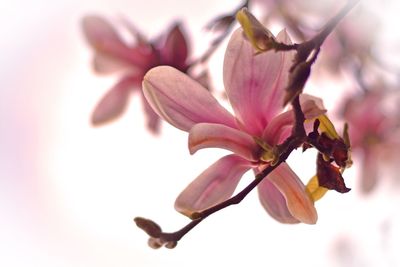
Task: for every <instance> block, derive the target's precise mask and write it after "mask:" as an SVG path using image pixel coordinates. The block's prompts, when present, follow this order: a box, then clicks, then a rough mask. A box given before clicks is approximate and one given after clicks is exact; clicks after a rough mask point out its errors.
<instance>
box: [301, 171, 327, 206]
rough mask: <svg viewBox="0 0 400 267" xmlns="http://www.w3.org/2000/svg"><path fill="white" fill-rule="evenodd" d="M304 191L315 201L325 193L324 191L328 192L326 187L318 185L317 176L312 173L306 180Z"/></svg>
mask: <svg viewBox="0 0 400 267" xmlns="http://www.w3.org/2000/svg"><path fill="white" fill-rule="evenodd" d="M306 191H307V193H308V194H309V195H310V197H311V199H312V200H313V201H314V202H316V201H317V200H320V199H321V198H322V197H323V196H324V195H325V194H326V192H328V189H327V188H325V187H323V186H319V183H318V177H317V176H316V175H314V176H313V177H312V178H311V179H310V181H309V182H308V184H307V186H306Z"/></svg>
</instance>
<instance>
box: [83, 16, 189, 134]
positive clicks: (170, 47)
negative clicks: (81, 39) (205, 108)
mask: <svg viewBox="0 0 400 267" xmlns="http://www.w3.org/2000/svg"><path fill="white" fill-rule="evenodd" d="M124 24H125V26H126V28H127V31H128V32H129V33H130V34H131V35H133V38H134V39H135V42H134V43H133V44H130V43H128V42H126V41H125V40H124V39H123V38H122V37H121V36H120V35H119V34H118V32H117V30H116V29H115V28H114V27H113V26H112V25H111V24H110V23H109V22H108V21H107V20H106V19H104V18H102V17H99V16H87V17H85V18H84V19H83V24H82V26H83V32H84V35H85V37H86V39H87V41H88V43H89V44H90V45H91V46H92V48H93V50H94V58H93V66H94V70H95V71H96V72H97V73H99V74H111V73H115V72H119V73H120V74H121V77H120V79H119V81H118V82H117V83H116V84H115V85H114V86H113V87H112V88H111V89H110V90H109V91H108V92H107V93H106V94H105V95H104V97H103V98H102V99H101V100H100V102H99V103H98V104H97V106H96V108H95V110H94V112H93V114H92V123H93V124H94V125H100V124H103V123H105V122H109V121H111V120H113V119H115V118H117V117H118V116H120V115H121V114H122V113H123V111H124V110H125V108H126V106H127V103H128V100H129V96H130V94H131V93H132V92H137V93H139V94H141V95H142V90H140V88H141V83H142V80H143V76H144V75H145V73H146V72H147V71H148V70H150V69H151V68H153V67H155V66H159V65H170V66H173V67H175V68H177V69H179V70H181V71H183V72H186V71H187V70H188V67H189V66H188V62H187V57H188V44H187V42H186V37H185V36H184V35H183V33H182V31H181V26H180V24H178V23H177V24H174V25H173V26H172V27H171V28H170V29H169V30H168V31H167V32H166V33H165V35H162V36H160V37H158V38H156V39H155V41H147V40H145V38H144V37H143V35H141V34H140V33H138V32H137V30H136V29H134V28H133V26H131V25H129V24H128V22H127V21H125V23H124ZM142 99H143V107H144V111H145V114H146V116H147V126H148V128H149V129H150V130H151V131H152V132H154V133H157V132H158V131H159V125H160V119H159V117H158V116H157V115H156V114H155V113H154V111H153V110H152V109H151V108H150V107H149V105H148V103H147V101H146V100H145V98H144V97H142Z"/></svg>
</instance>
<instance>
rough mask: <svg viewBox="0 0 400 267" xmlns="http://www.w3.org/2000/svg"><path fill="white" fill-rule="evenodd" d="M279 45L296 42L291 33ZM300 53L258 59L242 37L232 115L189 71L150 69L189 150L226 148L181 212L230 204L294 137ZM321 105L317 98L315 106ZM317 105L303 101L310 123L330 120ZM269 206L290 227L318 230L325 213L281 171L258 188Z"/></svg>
mask: <svg viewBox="0 0 400 267" xmlns="http://www.w3.org/2000/svg"><path fill="white" fill-rule="evenodd" d="M277 39H278V40H280V41H284V42H290V40H289V37H288V36H287V34H286V32H285V31H282V32H281V33H280V34H279V35H278V36H277ZM292 57H293V53H288V52H286V53H283V52H273V51H269V52H266V53H262V54H259V55H255V50H254V49H253V47H252V46H251V44H250V43H249V42H248V41H247V40H246V39H245V38H244V37H243V33H242V30H237V31H236V32H235V33H234V34H233V36H232V38H231V40H230V42H229V44H228V47H227V50H226V54H225V60H224V73H223V75H224V84H225V88H226V94H227V96H228V98H229V101H230V104H231V106H232V108H233V111H234V114H235V115H232V114H231V113H230V112H229V111H228V110H226V109H225V108H224V107H223V106H222V105H220V104H219V102H218V101H217V100H216V99H215V98H214V97H213V96H212V95H211V94H210V92H208V91H207V90H204V89H203V88H202V86H201V85H200V84H199V83H197V82H196V81H194V80H193V79H191V78H190V77H188V76H187V75H185V74H183V73H182V72H180V71H178V70H176V69H174V68H171V67H166V66H161V67H156V68H154V69H152V70H150V71H149V72H148V73H147V74H146V76H145V78H144V81H143V90H144V94H145V96H146V98H147V100H148V101H149V103H150V105H151V106H152V107H153V109H154V110H155V112H156V113H157V114H158V115H160V116H161V117H162V118H163V119H164V120H166V121H167V122H169V123H170V124H172V125H173V126H175V127H176V128H179V129H181V130H183V131H187V132H189V150H190V153H191V154H193V153H195V152H196V151H198V150H200V149H202V148H210V147H218V148H223V149H227V150H230V151H232V152H233V154H230V155H227V156H225V157H223V158H221V159H219V160H218V161H216V162H215V163H214V164H212V165H211V166H210V167H209V168H208V169H206V170H205V171H204V172H203V173H201V174H200V175H199V176H198V177H197V178H196V179H195V180H194V181H193V182H192V183H191V184H190V185H189V186H188V187H187V188H186V189H185V190H184V191H183V192H182V193H181V194H180V195H179V196H178V198H177V200H176V202H175V208H176V209H177V210H178V211H179V212H181V213H183V214H185V215H187V216H191V215H192V214H193V213H194V212H198V211H202V210H204V209H207V208H209V207H211V206H213V205H215V204H217V203H220V202H222V201H224V200H226V199H228V198H229V197H230V196H231V195H232V194H233V192H234V190H235V188H236V186H237V185H238V183H239V180H240V179H241V177H242V176H243V174H244V173H246V172H247V171H248V170H250V169H253V170H254V171H255V172H256V173H257V172H259V171H260V170H262V169H263V168H265V167H267V166H268V165H269V164H270V162H271V159H272V158H273V157H274V155H273V147H274V146H276V145H277V144H280V143H281V142H283V141H284V140H285V139H286V138H287V137H288V136H289V135H290V133H291V128H292V123H293V120H294V114H293V112H292V111H291V110H288V111H285V112H283V107H282V106H283V97H284V94H285V90H284V87H285V85H286V83H287V77H288V69H289V67H290V65H291V62H292ZM314 100H315V99H314ZM314 100H310V99H308V100H307V99H306V100H303V101H302V109H303V111H304V113H305V115H306V118H308V119H312V118H315V117H317V116H319V115H321V114H323V113H324V110H322V109H320V108H319V107H318V106H317V104H316V102H315V101H314ZM258 193H259V198H260V202H261V204H262V206H263V207H264V208H265V209H266V211H267V212H268V213H269V214H270V215H271V216H272V217H273V218H275V219H276V220H278V221H280V222H283V223H298V222H304V223H309V224H314V223H315V222H316V220H317V212H316V210H315V207H314V202H313V201H312V199H311V198H310V196H309V195H308V194H307V193H306V190H305V186H304V184H303V183H302V182H301V180H300V179H299V177H298V176H297V175H296V174H295V173H294V172H293V171H292V170H291V169H290V167H289V166H288V165H287V164H286V163H282V164H280V165H279V166H278V167H277V168H276V169H275V170H274V171H272V172H271V173H270V174H269V175H268V177H266V179H264V180H263V181H262V182H261V183H260V184H259V185H258Z"/></svg>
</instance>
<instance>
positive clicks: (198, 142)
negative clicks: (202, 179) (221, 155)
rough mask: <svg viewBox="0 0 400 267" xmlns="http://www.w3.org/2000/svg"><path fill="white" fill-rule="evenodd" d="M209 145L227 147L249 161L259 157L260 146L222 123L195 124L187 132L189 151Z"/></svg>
mask: <svg viewBox="0 0 400 267" xmlns="http://www.w3.org/2000/svg"><path fill="white" fill-rule="evenodd" d="M209 147H218V148H223V149H228V150H230V151H232V152H234V153H235V154H237V155H239V156H241V157H243V158H245V159H247V160H250V161H256V160H258V159H259V157H260V147H259V146H258V145H257V143H256V142H255V141H254V139H253V137H251V136H250V135H248V134H246V133H245V132H242V131H239V130H236V129H233V128H231V127H228V126H225V125H222V124H215V123H198V124H196V125H195V126H193V127H192V129H190V132H189V150H190V153H191V154H193V153H195V152H196V151H197V150H199V149H202V148H209Z"/></svg>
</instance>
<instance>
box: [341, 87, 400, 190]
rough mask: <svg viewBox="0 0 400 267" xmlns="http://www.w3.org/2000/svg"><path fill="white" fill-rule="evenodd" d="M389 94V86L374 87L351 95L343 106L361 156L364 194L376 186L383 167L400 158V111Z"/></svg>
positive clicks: (355, 146) (357, 153) (352, 139)
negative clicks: (391, 106)
mask: <svg viewBox="0 0 400 267" xmlns="http://www.w3.org/2000/svg"><path fill="white" fill-rule="evenodd" d="M389 95H390V93H389V92H387V91H386V90H385V89H373V90H370V91H366V92H365V93H364V94H361V95H358V96H355V97H350V98H348V99H347V100H346V101H345V105H344V108H343V117H344V119H345V120H346V121H347V123H348V124H349V134H350V140H351V147H352V150H353V151H354V153H355V156H356V157H357V156H360V157H361V160H360V162H361V166H360V168H361V180H360V183H361V184H360V186H361V190H362V192H364V193H368V192H370V191H371V190H372V189H373V188H374V187H375V186H376V184H377V182H378V176H379V175H381V174H380V173H379V168H380V166H381V165H382V164H383V163H385V162H390V161H392V162H396V163H395V164H397V162H398V159H399V157H400V154H399V153H398V152H399V151H400V141H399V140H400V132H399V127H398V126H399V122H400V116H399V110H398V108H397V109H391V108H389V107H390V101H392V103H393V100H394V99H389V98H390V97H389ZM396 104H398V103H396ZM355 162H357V160H355Z"/></svg>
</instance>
